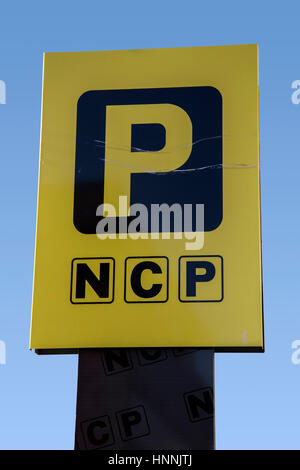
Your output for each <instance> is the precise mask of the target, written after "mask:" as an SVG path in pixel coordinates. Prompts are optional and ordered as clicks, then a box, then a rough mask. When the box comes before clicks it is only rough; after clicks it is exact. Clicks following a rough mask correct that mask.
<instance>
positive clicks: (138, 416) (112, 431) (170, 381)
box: [75, 348, 214, 451]
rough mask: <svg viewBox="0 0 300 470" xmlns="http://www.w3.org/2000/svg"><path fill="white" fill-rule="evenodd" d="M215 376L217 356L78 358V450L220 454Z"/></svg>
mask: <svg viewBox="0 0 300 470" xmlns="http://www.w3.org/2000/svg"><path fill="white" fill-rule="evenodd" d="M213 371H214V354H213V352H212V351H211V350H196V349H187V348H186V349H184V348H173V349H168V348H167V349H158V348H156V349H143V348H141V349H126V348H123V349H94V350H92V349H91V350H89V349H86V350H82V351H80V352H79V368H78V391H77V414H76V436H75V443H76V445H75V448H76V449H78V450H96V449H97V450H111V451H112V450H157V449H172V450H181V451H182V450H211V449H214V386H213V377H214V374H213Z"/></svg>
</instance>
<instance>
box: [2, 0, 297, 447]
mask: <svg viewBox="0 0 300 470" xmlns="http://www.w3.org/2000/svg"><path fill="white" fill-rule="evenodd" d="M299 13H300V6H299V3H298V2H292V1H291V2H289V3H288V5H287V4H286V3H280V4H279V2H277V3H273V4H272V6H271V5H270V4H269V3H268V2H265V3H263V2H258V1H251V2H238V1H231V0H228V1H227V2H222V1H219V0H218V1H215V2H202V1H199V0H186V1H185V2H177V1H176V0H172V1H171V0H164V1H161V0H160V1H158V0H152V1H151V2H144V1H140V0H139V1H136V0H128V1H126V2H124V1H121V0H110V1H109V2H101V1H97V2H96V1H90V0H86V1H85V2H76V1H72V2H71V1H65V2H61V1H60V2H58V1H57V0H53V1H51V2H48V3H47V4H46V2H38V1H32V0H29V1H27V2H21V1H19V2H17V1H13V0H12V1H10V2H2V4H1V6H0V80H4V81H5V82H6V85H7V103H6V104H5V105H0V158H1V168H2V174H1V185H0V194H1V196H0V214H1V224H0V227H1V230H0V253H1V271H0V293H1V307H2V308H1V314H0V340H2V341H5V343H6V348H7V363H6V365H0V384H1V385H0V448H2V449H14V448H23V449H32V448H43V449H45V448H49V449H51V448H56V449H59V448H70V449H71V448H72V447H73V439H74V420H75V400H76V380H77V376H76V373H77V359H76V357H75V356H74V357H72V356H62V357H56V356H50V357H38V356H36V355H35V354H34V353H33V352H30V351H29V350H28V338H29V327H30V309H31V290H32V272H33V255H34V234H35V215H36V194H37V179H38V154H39V132H40V104H41V78H42V53H43V52H44V51H48V52H50V51H74V50H105V49H131V48H135V49H136V48H154V47H176V46H206V45H222V44H245V43H258V44H259V54H260V135H261V162H262V217H263V269H264V298H265V335H266V353H265V354H218V355H217V356H216V380H215V393H216V440H217V448H219V449H233V448H234V449H239V448H242V449H246V448H249V449H261V448H267V449H276V448H280V449H299V448H300V444H299V438H298V423H299V420H300V407H299V398H298V397H299V393H300V365H299V366H296V365H294V364H292V362H291V354H292V350H291V343H292V341H294V340H295V339H300V315H299V312H300V309H299V307H300V305H299V303H300V302H299V278H300V276H299V274H300V273H299V261H298V260H299V255H300V253H299V251H300V249H299V242H298V240H299V235H300V233H299V232H300V223H299V201H300V198H299V196H300V185H299V171H300V161H299V137H298V136H299V125H300V105H294V104H292V101H291V94H292V89H291V83H292V82H293V81H294V80H297V79H300V56H299V24H298V22H299ZM241 99H243V97H241ZM45 404H46V405H45Z"/></svg>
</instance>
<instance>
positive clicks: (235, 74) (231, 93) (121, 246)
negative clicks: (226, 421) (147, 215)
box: [30, 45, 263, 350]
mask: <svg viewBox="0 0 300 470" xmlns="http://www.w3.org/2000/svg"><path fill="white" fill-rule="evenodd" d="M128 90H129V91H130V93H129V94H128V93H127V92H128ZM143 90H144V91H143ZM147 90H154V92H151V93H152V98H153V96H154V98H153V99H152V101H151V102H147V100H146V101H145V100H144V101H143V96H145V97H147V96H148V95H147V93H148V91H147ZM160 90H163V91H162V92H161V94H160ZM172 90H175V91H174V92H173V91H172ZM176 90H177V91H176ZM178 90H179V91H178ZM106 91H110V94H107V95H105V93H104V92H106ZM116 91H118V93H120V95H118V93H117V94H116V93H115V94H114V93H113V92H116ZM94 92H95V94H94ZM100 92H103V93H104V94H103V96H108V97H109V98H107V99H108V101H107V102H106V120H107V123H106V132H105V136H104V138H102V139H101V138H100V139H98V140H97V138H95V142H94V143H95V155H96V156H95V158H99V161H100V160H101V161H102V160H103V162H102V163H103V165H105V172H104V193H103V194H104V196H103V198H102V199H104V201H102V200H101V201H100V199H101V198H100V199H99V204H100V203H101V202H105V203H110V204H113V205H114V206H116V204H117V201H118V198H119V196H120V195H121V196H126V197H127V199H124V200H123V203H122V204H121V206H122V207H121V208H120V214H119V215H120V217H122V216H124V215H126V212H127V211H128V207H129V205H130V203H131V202H132V201H131V197H132V191H133V190H135V189H134V187H133V186H134V185H136V183H135V182H136V181H138V180H135V179H133V176H132V175H133V174H135V175H137V176H134V178H138V177H139V175H141V174H143V173H144V174H147V175H150V176H152V175H158V176H157V179H156V180H155V184H154V185H153V187H152V188H151V191H149V184H150V183H147V184H145V193H147V194H145V195H144V196H145V197H146V198H148V199H149V201H150V202H151V199H152V197H154V196H155V194H159V191H166V194H169V193H168V189H167V190H166V188H164V187H163V186H164V185H166V181H167V180H166V176H165V175H166V174H167V173H171V172H172V171H174V170H175V173H174V175H176V176H174V177H175V178H181V176H180V175H182V178H183V177H184V175H186V174H187V173H188V172H187V173H185V172H182V173H180V172H179V173H177V174H176V169H178V168H181V167H182V166H183V168H185V167H184V164H185V161H187V159H188V158H189V155H190V154H191V151H192V150H193V149H195V150H194V152H197V151H198V150H197V148H198V147H196V146H197V145H201V142H200V144H199V142H198V141H197V142H195V140H197V139H195V136H196V135H198V134H197V133H198V132H199V135H200V136H201V138H200V139H199V141H205V139H206V140H207V141H209V140H210V139H211V140H213V141H215V142H216V141H218V139H221V142H222V146H221V152H222V164H220V163H217V164H216V165H215V166H214V164H215V162H214V161H212V162H211V167H210V168H208V169H205V168H203V166H205V165H204V164H203V162H202V161H201V154H199V155H200V157H199V159H198V160H197V165H196V166H195V165H194V168H188V170H189V171H191V170H193V171H194V172H195V173H194V174H195V175H200V174H201V176H199V178H201V180H199V181H200V182H199V185H198V184H196V185H195V187H194V188H191V185H190V184H188V183H184V181H192V179H190V180H187V179H182V181H183V184H182V185H181V183H180V181H181V180H180V179H178V180H177V179H176V180H174V181H178V184H177V183H176V185H177V188H178V191H181V192H182V191H183V192H185V193H186V194H187V193H189V191H192V190H193V191H194V193H193V194H197V192H198V193H199V194H200V193H201V191H202V193H201V194H202V196H201V198H202V199H201V198H200V199H199V200H198V201H197V202H198V203H199V204H201V203H203V204H204V221H205V216H206V213H207V214H208V217H209V216H210V214H213V212H212V211H214V209H211V208H210V206H209V207H208V209H207V212H206V206H205V200H203V198H204V199H205V191H206V189H207V191H208V192H209V193H210V194H211V196H210V197H211V203H212V205H213V204H215V202H214V196H213V194H214V190H215V187H214V184H210V183H209V184H208V183H206V181H208V180H206V179H205V178H211V177H212V175H216V178H217V179H218V181H219V185H220V184H221V189H222V201H221V202H220V201H219V202H220V204H219V203H218V204H219V206H218V207H219V209H218V210H219V216H220V214H221V216H220V217H221V218H220V217H219V216H218V217H219V219H218V217H217V216H216V217H215V219H214V220H213V218H214V217H213V216H212V219H211V220H212V226H211V227H210V228H209V229H208V230H205V231H204V233H202V235H204V239H203V240H202V242H203V244H202V242H201V243H200V245H201V246H200V245H199V246H198V248H197V249H196V250H191V249H190V248H188V245H187V239H186V238H184V237H183V238H182V239H179V238H176V237H174V236H173V234H172V233H171V234H170V238H169V239H168V238H167V233H164V235H162V234H161V233H159V231H158V232H157V233H156V234H155V233H154V234H152V237H148V238H147V233H144V234H140V236H139V235H136V237H134V236H133V237H132V238H131V237H126V236H125V235H126V234H124V233H120V234H113V236H112V237H111V238H107V237H105V235H104V236H102V239H101V238H99V237H98V236H97V235H96V227H95V233H88V232H89V231H88V230H85V227H86V225H85V223H86V220H85V207H83V209H82V205H81V206H80V207H81V209H78V211H77V216H76V217H77V219H76V217H74V219H73V215H74V204H77V202H78V201H79V202H78V204H79V205H80V194H79V199H78V201H77V202H76V201H75V199H76V197H77V196H76V194H75V192H74V191H75V184H76V181H77V180H78V181H79V180H80V178H81V176H80V175H81V173H80V172H81V171H85V169H84V168H83V169H82V168H81V166H80V165H79V166H78V165H77V163H76V155H77V154H78V152H79V151H80V152H81V156H82V155H83V157H82V158H83V160H81V163H82V162H83V165H85V164H86V165H88V164H89V163H88V161H89V160H88V158H91V157H90V156H91V155H93V150H91V153H90V154H89V155H90V156H89V157H88V156H87V157H86V161H85V160H84V158H85V154H84V149H85V145H86V142H85V141H84V139H81V141H80V142H79V140H78V139H79V137H78V135H79V134H78V132H79V131H78V129H79V127H78V126H83V127H84V126H85V125H86V122H85V118H84V116H88V114H89V109H94V108H93V106H94V104H93V103H95V102H96V101H95V100H101V99H102V98H101V97H102V95H101V93H100ZM137 92H138V93H137ZM194 92H195V93H197V97H199V98H197V97H196V95H194ZM97 93H98V94H97ZM99 93H100V94H99ZM122 93H123V95H122ZM126 93H127V94H126ZM142 93H145V94H144V95H142ZM168 93H171V94H172V93H173V95H172V96H173V98H172V99H170V100H169V99H168V96H169V95H168ZM174 93H175V94H174ZM118 96H122V97H123V98H122V102H120V103H119V102H118ZM124 96H125V98H124ZM138 96H139V98H135V97H138ZM155 96H157V97H158V99H157V100H156V101H155ZM170 96H171V95H170ZM185 96H186V97H187V98H185ZM194 96H195V98H193V97H194ZM111 97H112V98H111ZM114 97H115V98H114ZM127 97H129V99H128V102H126V99H127ZM141 97H142V98H141ZM160 97H162V98H160ZM174 97H175V98H174ZM176 97H178V102H177V101H176V100H177V98H176ZM205 97H207V98H205ZM105 99H106V98H105ZM197 99H199V104H197V103H198V102H197ZM206 99H207V101H205V100H206ZM109 100H110V101H109ZM124 100H125V102H124ZM180 100H183V101H184V100H187V101H188V100H190V101H191V102H192V101H194V102H193V103H191V106H194V108H193V113H194V115H195V113H196V115H197V113H198V112H199V113H202V114H201V119H200V118H199V123H200V124H199V129H200V130H199V129H198V128H197V126H195V118H191V119H190V113H189V109H188V107H187V108H185V106H183V105H182V103H181V101H180ZM201 100H202V101H201ZM203 100H204V101H203ZM209 100H212V102H214V103H216V104H215V106H216V109H217V106H219V105H220V106H221V121H222V129H221V136H220V135H204V136H203V135H202V134H201V126H202V125H203V126H204V127H203V128H205V126H209V125H210V121H213V120H214V116H213V112H212V111H211V110H212V109H214V108H213V107H210V106H209ZM99 102H100V101H99ZM184 102H185V101H184ZM204 102H205V105H203V106H202V104H201V103H204ZM218 103H219V104H218ZM89 106H91V108H89ZM183 108H185V109H183ZM80 109H84V110H85V111H84V112H86V113H87V114H86V115H84V116H83V118H82V119H81V121H80V123H79V121H78V119H79V115H78V113H79V110H80ZM100 111H101V110H100V108H99V122H100ZM102 111H103V110H102ZM102 111H101V112H102ZM80 112H81V111H80ZM93 112H94V111H93ZM95 112H96V114H95V116H96V121H95V120H94V121H93V122H92V125H93V126H94V125H95V129H96V128H97V119H98V118H97V109H96V111H95ZM87 119H90V117H87ZM193 119H194V120H193ZM143 123H144V124H147V123H148V124H155V123H157V124H161V125H162V127H163V128H164V129H165V136H164V138H165V145H164V146H163V147H162V148H161V149H154V150H153V149H147V148H143V149H139V148H137V149H135V148H131V147H130V146H131V138H132V135H131V134H130V132H133V131H132V126H131V125H132V124H143ZM158 130H159V131H161V129H158ZM86 132H89V129H88V128H87V130H86ZM95 135H96V134H95ZM76 136H77V141H76ZM103 139H104V140H103ZM96 141H97V142H96ZM87 145H89V144H87ZM97 145H98V147H97ZM214 145H215V144H214ZM79 146H81V147H80V149H79V150H78V148H79ZM102 147H103V148H104V153H101V148H102ZM89 148H91V147H89ZM201 148H202V149H203V148H204V147H201ZM209 148H210V147H205V149H206V150H205V151H206V152H209ZM97 149H98V150H99V149H100V150H99V152H100V153H99V155H100V157H98V153H97V152H98V150H97ZM207 149H208V150H207ZM141 150H143V152H141ZM202 151H203V150H202ZM195 155H196V154H195ZM207 155H208V154H207ZM207 155H206V157H205V158H207ZM195 158H196V157H195ZM85 162H86V163H85ZM98 163H99V162H98ZM98 163H97V164H98ZM222 165H223V166H222ZM97 168H98V167H97ZM218 171H219V172H221V173H217V172H218ZM209 172H211V173H209ZM87 174H88V173H87ZM220 174H221V175H222V178H221V179H220V178H219V176H218V175H220ZM178 175H179V176H178ZM92 176H93V178H92V179H93V181H94V180H95V181H94V183H93V184H97V178H98V174H97V171H95V172H94V173H93V175H92ZM150 176H149V181H150ZM174 177H173V178H174ZM76 178H77V179H76ZM82 178H83V177H82ZM158 178H160V179H159V180H158ZM195 178H198V176H195ZM80 181H81V182H82V181H83V183H82V184H83V185H84V184H86V185H87V186H86V187H85V188H84V191H85V194H87V196H86V197H87V204H88V201H89V199H88V198H89V189H88V185H89V184H90V181H89V180H88V179H87V181H85V182H84V178H83V179H81V180H80ZM139 181H144V180H139ZM145 181H146V180H145ZM147 181H148V180H147ZM169 181H170V180H169ZM195 181H196V180H195ZM174 184H175V183H173V182H172V181H171V185H174ZM182 188H183V189H182ZM203 188H204V189H203ZM173 189H174V188H173ZM139 191H142V192H143V183H142V184H141V183H139ZM74 194H75V195H74ZM203 195H204V196H203ZM91 197H92V196H91ZM168 197H169V196H168ZM199 197H200V196H199ZM154 199H155V197H154ZM74 201H75V202H74ZM160 202H161V203H163V202H164V201H160ZM179 202H181V201H179ZM216 204H217V203H216ZM216 207H217V206H216ZM87 209H88V208H87ZM216 211H217V209H216ZM220 211H221V212H220ZM99 214H100V213H99ZM99 214H97V215H99ZM103 215H106V216H107V217H108V218H109V217H110V220H111V221H112V220H113V219H112V218H111V217H112V215H111V214H108V213H107V214H103ZM95 217H96V215H95ZM75 219H76V220H75ZM217 219H218V220H217ZM78 220H79V221H78ZM99 220H100V219H99ZM107 220H108V219H107ZM86 232H87V233H86ZM190 235H193V234H192V232H191V233H190ZM202 245H203V246H202ZM203 262H204V263H203ZM140 263H144V264H140ZM149 263H150V264H149ZM197 263H198V264H197ZM78 265H80V266H81V267H79V277H78ZM136 266H138V267H137V268H136V270H135V271H134V268H135V267H136ZM143 268H145V269H143ZM133 271H134V273H133ZM105 275H107V276H108V277H107V279H106V281H107V282H108V284H109V285H106V284H105ZM80 276H81V277H80ZM85 276H87V277H85ZM212 276H213V277H212ZM187 277H188V280H187ZM193 283H194V287H193V285H192V284H193ZM154 285H156V287H155V288H153V289H152V287H153V286H154ZM159 286H161V287H159ZM261 286H262V279H261V234H260V183H259V134H258V70H257V46H256V45H240V46H220V47H191V48H174V49H153V50H128V51H106V52H68V53H47V54H45V58H44V83H43V111H42V130H41V150H40V173H39V194H38V214H37V233H36V253H35V273H34V291H33V308H32V325H31V339H30V347H31V348H35V349H61V348H87V347H160V346H162V347H163V346H165V347H188V346H190V347H212V348H255V349H258V350H259V349H263V318H262V287H261ZM134 289H135V290H134ZM151 289H152V290H151ZM155 290H156V291H155ZM141 292H142V294H141ZM143 293H144V295H145V296H144V297H140V294H141V295H143ZM152 295H153V296H152ZM151 296H152V297H151Z"/></svg>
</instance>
